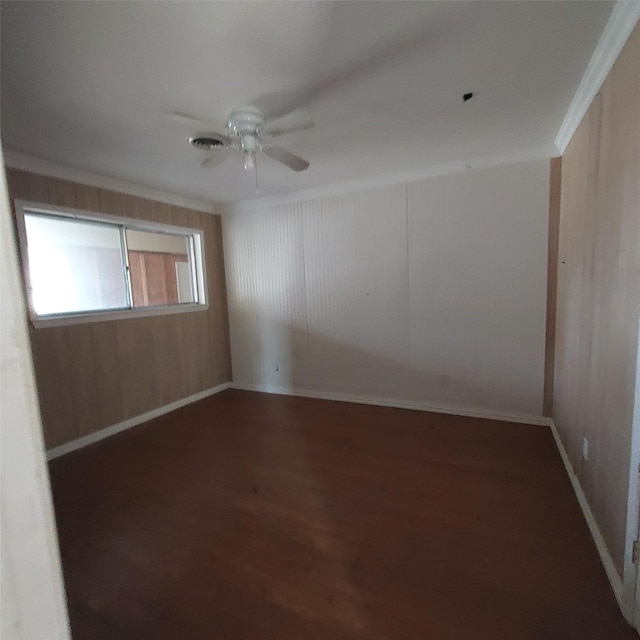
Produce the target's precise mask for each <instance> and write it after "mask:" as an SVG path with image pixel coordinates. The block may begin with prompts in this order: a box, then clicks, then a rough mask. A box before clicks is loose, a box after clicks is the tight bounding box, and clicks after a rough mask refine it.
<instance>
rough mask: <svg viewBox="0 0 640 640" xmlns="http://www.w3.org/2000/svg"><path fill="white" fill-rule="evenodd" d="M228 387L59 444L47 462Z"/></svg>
mask: <svg viewBox="0 0 640 640" xmlns="http://www.w3.org/2000/svg"><path fill="white" fill-rule="evenodd" d="M230 386H231V383H230V382H224V383H222V384H219V385H217V386H216V387H212V388H211V389H205V390H204V391H200V392H199V393H194V394H193V395H192V396H187V397H186V398H182V399H180V400H176V401H175V402H171V403H170V404H165V405H164V406H163V407H158V408H157V409H153V410H152V411H147V412H146V413H142V414H140V415H139V416H135V417H133V418H129V419H128V420H124V421H123V422H119V423H118V424H114V425H111V426H110V427H105V428H104V429H100V431H94V432H93V433H89V434H88V435H86V436H82V438H77V439H76V440H72V441H71V442H65V444H61V445H60V446H58V447H53V449H49V450H48V451H47V460H53V459H54V458H59V457H60V456H63V455H64V454H65V453H70V452H71V451H75V450H76V449H81V448H82V447H86V446H88V445H90V444H93V443H94V442H99V441H100V440H104V439H105V438H109V437H110V436H113V435H115V434H116V433H120V432H121V431H126V430H127V429H131V428H132V427H136V426H138V425H139V424H142V423H143V422H148V421H149V420H153V419H154V418H158V417H159V416H162V415H164V414H165V413H170V412H171V411H175V410H176V409H180V407H184V406H186V405H188V404H192V403H193V402H198V400H204V399H205V398H208V397H209V396H212V395H215V394H216V393H220V391H224V390H225V389H228V388H229V387H230Z"/></svg>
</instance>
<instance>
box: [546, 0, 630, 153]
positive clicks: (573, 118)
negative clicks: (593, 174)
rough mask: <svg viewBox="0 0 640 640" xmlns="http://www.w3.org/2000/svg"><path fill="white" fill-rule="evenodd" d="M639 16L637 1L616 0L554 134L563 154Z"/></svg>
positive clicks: (559, 149)
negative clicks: (559, 125) (558, 128)
mask: <svg viewBox="0 0 640 640" xmlns="http://www.w3.org/2000/svg"><path fill="white" fill-rule="evenodd" d="M639 18H640V0H618V2H617V3H616V6H615V7H614V8H613V11H612V12H611V15H610V16H609V20H608V21H607V24H606V26H605V28H604V31H603V32H602V36H600V40H599V41H598V45H597V46H596V48H595V50H594V52H593V55H592V56H591V60H589V64H588V65H587V69H586V71H585V72H584V75H583V76H582V80H581V81H580V84H579V86H578V90H577V91H576V93H575V95H574V96H573V100H572V101H571V104H570V105H569V110H568V111H567V114H566V115H565V117H564V120H563V122H562V126H561V127H560V130H559V131H558V135H557V136H556V140H555V144H556V147H557V148H558V151H559V153H560V154H561V155H562V154H563V153H564V152H565V150H566V148H567V145H568V144H569V142H570V140H571V138H572V137H573V134H574V133H575V130H576V129H577V128H578V125H579V124H580V122H581V121H582V118H583V117H584V114H585V113H586V112H587V109H588V108H589V105H590V104H591V102H592V100H593V98H594V97H595V95H596V93H598V91H600V87H601V86H602V83H603V82H604V81H605V78H606V77H607V74H608V73H609V71H610V70H611V67H612V66H613V64H614V63H615V61H616V59H617V58H618V56H619V55H620V51H622V47H624V45H625V43H626V41H627V40H628V38H629V36H630V35H631V32H632V31H633V29H634V27H635V25H636V23H637V22H638V19H639Z"/></svg>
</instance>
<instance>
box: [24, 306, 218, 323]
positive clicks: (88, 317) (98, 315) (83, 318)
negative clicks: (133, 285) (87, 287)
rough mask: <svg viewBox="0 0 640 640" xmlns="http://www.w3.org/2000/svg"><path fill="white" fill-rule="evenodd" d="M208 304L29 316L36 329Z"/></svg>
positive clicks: (175, 311) (186, 310)
mask: <svg viewBox="0 0 640 640" xmlns="http://www.w3.org/2000/svg"><path fill="white" fill-rule="evenodd" d="M208 308H209V305H208V304H197V303H195V304H176V305H171V306H157V307H142V308H139V309H117V310H115V311H96V312H92V313H69V314H66V315H63V314H60V315H56V316H49V317H41V318H33V317H32V318H31V324H32V325H33V326H34V327H35V328H36V329H45V328H47V327H64V326H67V325H72V324H89V323H92V322H107V321H109V320H134V319H136V318H150V317H153V316H170V315H175V314H178V313H193V312H194V311H206V310H207V309H208Z"/></svg>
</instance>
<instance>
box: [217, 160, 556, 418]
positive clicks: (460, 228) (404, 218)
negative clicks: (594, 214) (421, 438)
mask: <svg viewBox="0 0 640 640" xmlns="http://www.w3.org/2000/svg"><path fill="white" fill-rule="evenodd" d="M548 183H549V162H548V161H547V160H543V161H535V162H527V163H521V164H515V165H509V166H503V167H495V168H490V169H481V170H472V171H468V172H466V173H458V174H455V175H450V176H441V177H436V178H430V179H426V180H423V181H420V182H413V183H409V184H405V185H395V186H389V187H384V188H380V189H374V190H369V191H364V192H359V193H355V194H349V195H341V196H334V197H328V198H319V199H314V200H309V201H304V202H297V203H296V202H293V203H283V204H273V203H271V204H267V205H265V204H262V205H261V204H260V203H259V202H258V203H245V204H244V205H242V206H241V207H238V208H237V209H236V210H235V211H234V212H231V213H227V214H226V215H225V216H224V218H223V231H224V246H225V261H226V272H227V292H228V302H229V319H230V326H231V350H232V360H233V374H234V383H235V384H236V385H238V386H242V387H247V388H256V389H263V390H271V391H280V392H300V393H306V394H309V395H311V394H314V395H315V394H317V395H328V396H333V397H344V398H350V399H360V400H373V401H378V402H386V403H390V404H399V405H407V406H420V407H434V408H439V409H442V410H450V411H469V412H476V413H482V414H491V415H496V416H504V417H513V416H515V417H520V418H523V419H527V418H528V419H536V418H539V417H540V416H541V415H542V393H543V375H544V338H545V313H546V262H547V228H548V198H549V187H548Z"/></svg>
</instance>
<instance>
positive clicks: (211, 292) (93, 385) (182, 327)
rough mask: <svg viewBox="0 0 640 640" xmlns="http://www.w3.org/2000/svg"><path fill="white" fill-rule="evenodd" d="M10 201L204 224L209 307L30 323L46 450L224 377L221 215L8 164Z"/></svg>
mask: <svg viewBox="0 0 640 640" xmlns="http://www.w3.org/2000/svg"><path fill="white" fill-rule="evenodd" d="M7 179H8V184H9V188H10V193H11V196H12V198H13V199H17V198H20V199H25V200H30V201H34V202H40V203H43V204H55V205H57V206H63V207H65V206H66V207H73V208H79V209H84V210H87V211H94V212H98V213H106V214H110V215H116V216H123V217H130V218H134V219H139V220H144V221H149V222H160V223H163V224H176V225H179V226H183V227H192V228H198V229H202V230H203V231H204V237H205V240H204V251H205V258H206V277H207V284H208V300H209V308H208V309H207V310H205V311H197V312H193V313H186V314H175V315H169V316H153V317H149V318H135V319H127V320H114V321H106V322H97V323H87V324H79V325H69V326H64V327H48V328H42V329H34V328H33V327H30V334H31V343H32V350H33V355H34V363H35V371H36V378H37V383H38V394H39V398H40V404H41V410H42V417H43V425H44V430H45V440H46V444H47V447H49V448H51V447H54V446H58V445H61V444H64V443H66V442H69V441H70V440H73V439H75V438H78V437H80V436H83V435H86V434H88V433H92V432H93V431H97V430H99V429H102V428H104V427H108V426H111V425H113V424H117V423H119V422H122V421H123V420H126V419H128V418H131V417H134V416H136V415H139V414H142V413H145V412H147V411H151V410H153V409H155V408H157V407H160V406H163V405H165V404H168V403H170V402H174V401H176V400H180V399H181V398H184V397H187V396H190V395H193V394H195V393H198V392H200V391H205V390H207V389H210V388H212V387H214V386H216V385H218V384H222V383H223V382H227V381H228V380H229V379H230V371H231V366H230V354H229V334H228V318H227V303H226V299H225V296H226V291H225V285H224V267H223V255H222V233H221V227H220V219H219V216H214V215H210V214H206V213H202V212H197V211H190V210H188V209H185V208H182V207H174V206H172V205H168V204H164V203H159V202H155V201H152V200H147V199H144V198H137V197H135V196H130V195H126V194H121V193H115V192H112V191H108V190H105V189H99V188H96V187H91V186H86V185H80V184H74V183H71V182H68V181H65V180H58V179H55V178H49V177H45V176H40V175H36V174H30V173H27V172H23V171H18V170H14V169H9V170H8V171H7Z"/></svg>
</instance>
